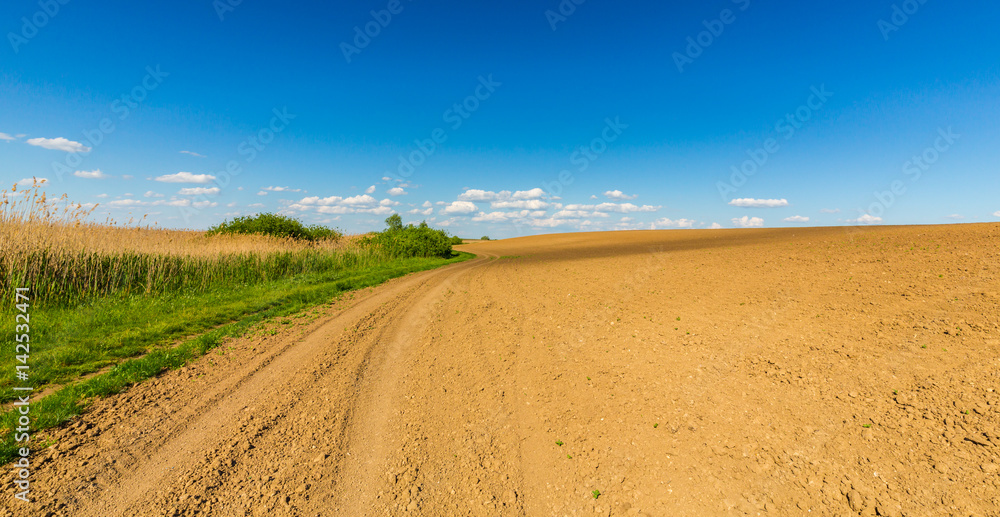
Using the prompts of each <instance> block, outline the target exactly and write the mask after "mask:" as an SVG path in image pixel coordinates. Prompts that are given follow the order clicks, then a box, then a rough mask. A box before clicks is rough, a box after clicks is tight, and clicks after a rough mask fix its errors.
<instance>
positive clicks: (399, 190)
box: [386, 187, 406, 196]
mask: <svg viewBox="0 0 1000 517" xmlns="http://www.w3.org/2000/svg"><path fill="white" fill-rule="evenodd" d="M386 194H389V195H390V196H405V195H406V191H405V190H403V189H402V188H400V187H393V188H391V189H389V190H387V191H386Z"/></svg>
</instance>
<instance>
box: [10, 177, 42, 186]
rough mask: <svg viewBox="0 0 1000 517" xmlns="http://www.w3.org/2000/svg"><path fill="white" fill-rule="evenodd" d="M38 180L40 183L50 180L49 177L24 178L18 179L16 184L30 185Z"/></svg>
mask: <svg viewBox="0 0 1000 517" xmlns="http://www.w3.org/2000/svg"><path fill="white" fill-rule="evenodd" d="M36 180H37V181H38V184H39V185H40V184H42V183H47V182H48V181H49V179H48V178H24V179H23V180H21V181H18V182H17V183H16V185H17V186H18V187H30V186H32V185H33V184H34V183H35V181H36Z"/></svg>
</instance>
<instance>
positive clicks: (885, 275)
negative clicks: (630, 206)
mask: <svg viewBox="0 0 1000 517" xmlns="http://www.w3.org/2000/svg"><path fill="white" fill-rule="evenodd" d="M998 244H1000V225H956V226H936V227H931V226H927V227H886V228H871V229H864V230H858V229H847V230H845V229H843V228H817V229H782V230H733V231H731V230H717V231H662V232H657V231H648V232H621V233H590V234H567V235H551V236H540V237H528V238H520V239H511V240H506V241H493V242H480V243H473V244H467V245H465V247H464V249H467V250H469V251H473V252H476V253H478V254H479V255H480V258H479V259H476V260H474V261H470V262H465V263H462V264H458V265H455V266H450V267H447V268H444V269H439V270H434V271H428V272H424V273H419V274H415V275H411V276H408V277H405V278H401V279H397V280H393V281H391V282H388V283H386V284H384V285H382V286H379V287H377V288H373V289H367V290H364V291H359V292H356V293H353V294H352V295H349V296H345V297H344V298H343V299H340V300H337V301H335V302H333V303H331V304H330V305H328V306H324V307H322V308H321V309H319V310H317V311H315V313H316V316H317V317H316V318H315V319H311V318H290V319H289V320H290V322H291V324H287V325H286V324H281V323H280V322H279V323H275V324H274V325H273V326H272V328H274V329H276V330H277V333H276V334H274V335H270V332H263V333H258V334H257V335H256V336H253V337H246V338H243V339H239V340H234V341H232V342H229V343H226V345H225V346H223V347H222V348H221V349H220V350H219V351H218V352H213V353H210V354H209V355H207V356H205V357H204V358H202V359H201V360H198V361H197V362H195V363H194V364H192V365H190V366H188V367H186V368H184V369H182V370H178V371H172V372H169V373H166V374H164V375H162V376H160V377H158V378H157V379H155V380H153V381H150V382H146V383H143V384H141V385H138V386H135V387H133V388H132V389H130V390H128V391H127V392H126V393H123V394H121V395H119V396H115V397H112V398H109V399H106V400H102V401H99V402H97V403H95V404H94V405H93V407H92V409H91V410H89V411H88V412H87V413H86V414H85V415H84V416H82V417H80V418H79V419H77V420H76V421H75V422H74V423H73V424H71V425H70V426H68V427H66V428H64V429H60V430H58V431H56V432H55V433H53V436H54V437H55V438H56V439H57V440H58V442H59V443H58V445H56V446H54V447H52V448H49V449H47V450H45V451H43V452H41V453H39V454H38V455H37V457H36V458H35V460H34V461H35V467H34V470H33V473H32V476H33V479H32V481H33V485H32V488H33V492H32V497H33V498H34V500H35V502H34V503H31V504H22V503H20V502H19V501H16V500H14V499H13V490H12V488H11V487H10V485H9V483H8V484H7V485H8V487H7V488H5V489H4V490H3V491H2V493H0V500H2V502H3V505H2V507H3V508H4V513H6V514H10V515H72V516H102V517H103V516H117V515H128V516H132V515H143V516H145V515H195V514H199V515H225V516H228V515H304V516H314V515H323V516H325V515H424V516H445V515H483V516H487V515H489V516H492V515H532V516H534V515H575V514H588V515H594V514H597V515H649V516H666V515H671V516H672V515H743V514H750V515H758V514H761V515H764V514H770V515H858V514H860V515H910V516H912V515H962V516H967V515H981V516H986V515H1000V473H998V471H1000V413H998V409H1000V393H997V391H996V390H1000V326H998V317H1000V309H998V301H1000V293H998V290H1000V246H998ZM311 312H313V311H310V312H307V313H306V314H307V315H310V313H311ZM595 491H600V495H599V497H597V498H595V497H594V494H595V493H596V492H595Z"/></svg>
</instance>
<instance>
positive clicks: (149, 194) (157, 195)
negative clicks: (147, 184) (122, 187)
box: [143, 190, 163, 197]
mask: <svg viewBox="0 0 1000 517" xmlns="http://www.w3.org/2000/svg"><path fill="white" fill-rule="evenodd" d="M143 197H163V194H157V193H156V192H153V191H152V190H147V191H146V193H145V194H143Z"/></svg>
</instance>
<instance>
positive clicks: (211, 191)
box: [177, 187, 220, 196]
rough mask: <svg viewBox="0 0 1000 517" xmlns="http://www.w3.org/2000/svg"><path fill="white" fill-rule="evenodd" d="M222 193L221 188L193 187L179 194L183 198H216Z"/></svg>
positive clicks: (180, 191) (184, 189) (182, 190)
mask: <svg viewBox="0 0 1000 517" xmlns="http://www.w3.org/2000/svg"><path fill="white" fill-rule="evenodd" d="M219 192H220V190H219V187H211V188H205V187H192V188H182V189H180V190H179V191H178V192H177V193H178V194H180V195H182V196H214V195H216V194H218V193H219Z"/></svg>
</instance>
